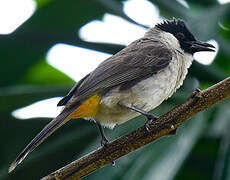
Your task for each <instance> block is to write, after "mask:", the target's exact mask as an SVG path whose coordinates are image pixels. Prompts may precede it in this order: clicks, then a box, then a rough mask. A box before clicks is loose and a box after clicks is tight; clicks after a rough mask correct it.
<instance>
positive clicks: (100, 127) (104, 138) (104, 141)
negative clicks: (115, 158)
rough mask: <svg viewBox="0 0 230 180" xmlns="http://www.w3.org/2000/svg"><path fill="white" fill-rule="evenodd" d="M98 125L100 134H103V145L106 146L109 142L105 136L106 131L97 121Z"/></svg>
mask: <svg viewBox="0 0 230 180" xmlns="http://www.w3.org/2000/svg"><path fill="white" fill-rule="evenodd" d="M97 125H98V128H99V130H100V134H101V146H103V147H104V146H106V145H107V144H108V142H109V140H108V139H107V138H106V137H105V132H104V129H103V127H102V125H101V124H100V123H98V122H97Z"/></svg>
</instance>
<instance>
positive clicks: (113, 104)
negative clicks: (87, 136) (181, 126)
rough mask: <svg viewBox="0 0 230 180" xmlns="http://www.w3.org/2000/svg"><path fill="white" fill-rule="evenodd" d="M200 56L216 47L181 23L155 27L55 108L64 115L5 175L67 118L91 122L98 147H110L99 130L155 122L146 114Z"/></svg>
mask: <svg viewBox="0 0 230 180" xmlns="http://www.w3.org/2000/svg"><path fill="white" fill-rule="evenodd" d="M199 51H214V46H213V45H211V44H208V43H205V42H201V41H198V40H196V39H195V37H194V36H193V35H192V33H191V32H190V31H189V30H188V29H187V27H186V25H185V23H184V22H183V21H182V20H180V19H173V20H165V21H163V22H162V23H158V24H156V25H155V27H153V28H150V29H149V30H148V31H147V32H146V34H145V35H144V37H142V38H140V39H138V40H136V41H134V42H132V43H131V44H130V45H128V46H127V47H126V48H124V49H123V50H121V51H120V52H118V53H117V54H115V55H113V56H111V57H109V58H108V59H106V60H105V61H104V62H102V63H101V64H100V65H99V66H98V67H97V68H96V69H95V70H94V71H92V72H90V73H89V74H88V75H87V76H85V77H84V78H83V79H82V80H80V81H79V82H78V83H77V84H76V85H75V86H74V87H73V88H72V89H71V90H70V92H69V93H68V94H67V96H65V97H64V98H63V99H62V100H61V101H60V102H59V103H58V106H64V108H63V110H62V112H61V113H60V114H59V115H58V116H57V117H56V118H54V119H53V120H52V121H51V122H50V123H49V124H48V125H46V126H45V127H44V129H42V131H41V132H40V133H39V134H38V135H37V136H36V137H35V138H34V139H33V140H32V141H31V142H30V143H29V144H28V145H27V146H26V148H25V149H24V150H23V151H22V152H21V153H20V154H19V156H18V157H17V158H16V160H15V161H14V162H13V163H12V164H11V166H10V168H9V172H11V171H12V170H14V168H15V167H16V166H17V165H18V164H19V163H21V162H22V160H23V159H24V158H25V157H26V156H27V155H28V154H29V153H30V152H31V151H33V150H34V149H35V148H36V147H37V146H38V145H39V144H41V143H42V142H43V141H44V140H45V139H46V138H47V137H48V136H49V135H51V134H52V133H53V132H54V131H55V130H57V129H58V128H59V127H60V126H62V125H63V124H64V123H66V122H67V121H69V120H70V119H78V118H86V119H88V118H91V119H93V120H94V121H95V122H96V123H97V124H98V127H99V129H100V132H101V135H102V145H105V144H106V143H107V142H108V140H107V139H106V137H105V135H104V132H103V127H102V126H105V127H109V128H113V127H114V126H115V125H116V124H121V123H124V122H126V121H128V120H130V119H132V118H134V117H136V116H138V115H139V114H143V115H145V116H146V117H147V118H148V119H151V120H154V119H156V117H155V116H154V115H152V114H150V113H148V111H150V110H152V109H154V108H156V107H157V106H159V105H160V104H161V103H162V102H163V101H164V100H166V99H167V98H169V97H170V96H172V94H173V93H174V92H175V91H176V90H177V89H178V88H179V87H180V86H181V85H182V83H183V81H184V79H185V76H186V74H187V72H188V68H189V67H190V65H191V64H192V60H193V57H192V55H193V54H194V53H195V52H199ZM146 128H147V130H148V123H146Z"/></svg>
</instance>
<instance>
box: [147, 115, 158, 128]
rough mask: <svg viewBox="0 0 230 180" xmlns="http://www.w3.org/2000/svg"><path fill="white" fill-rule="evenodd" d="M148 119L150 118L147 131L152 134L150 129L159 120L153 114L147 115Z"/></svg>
mask: <svg viewBox="0 0 230 180" xmlns="http://www.w3.org/2000/svg"><path fill="white" fill-rule="evenodd" d="M146 117H147V118H148V120H147V122H146V123H145V129H146V130H147V131H148V132H151V130H150V129H151V127H150V124H151V123H152V122H153V121H155V120H157V117H156V116H154V115H153V114H147V115H146Z"/></svg>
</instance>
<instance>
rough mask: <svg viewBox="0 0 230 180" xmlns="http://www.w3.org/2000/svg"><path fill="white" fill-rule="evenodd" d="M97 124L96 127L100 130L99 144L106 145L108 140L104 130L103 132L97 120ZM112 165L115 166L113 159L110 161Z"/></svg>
mask: <svg viewBox="0 0 230 180" xmlns="http://www.w3.org/2000/svg"><path fill="white" fill-rule="evenodd" d="M97 126H98V128H99V130H100V134H101V146H103V147H106V146H107V144H108V142H109V140H108V139H107V138H106V137H105V132H104V129H103V127H102V125H101V124H100V123H98V122H97ZM112 166H115V161H112Z"/></svg>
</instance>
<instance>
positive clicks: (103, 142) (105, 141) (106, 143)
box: [101, 136, 109, 147]
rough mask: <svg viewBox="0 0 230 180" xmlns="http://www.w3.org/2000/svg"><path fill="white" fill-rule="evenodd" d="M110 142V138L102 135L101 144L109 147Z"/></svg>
mask: <svg viewBox="0 0 230 180" xmlns="http://www.w3.org/2000/svg"><path fill="white" fill-rule="evenodd" d="M108 143H109V140H108V139H107V138H106V137H105V136H104V137H102V139H101V146H102V147H107V146H108Z"/></svg>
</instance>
